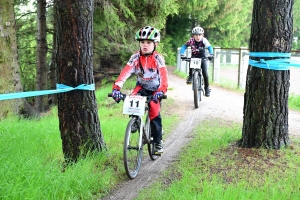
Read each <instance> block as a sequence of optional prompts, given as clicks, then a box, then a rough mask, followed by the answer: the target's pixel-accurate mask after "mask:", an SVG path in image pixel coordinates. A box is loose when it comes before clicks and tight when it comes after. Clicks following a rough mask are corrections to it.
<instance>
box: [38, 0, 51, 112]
mask: <svg viewBox="0 0 300 200" xmlns="http://www.w3.org/2000/svg"><path fill="white" fill-rule="evenodd" d="M46 4H47V3H46V0H38V1H37V54H36V55H37V66H36V90H37V91H39V90H47V89H48V85H47V80H48V77H47V74H48V71H49V70H48V67H47V40H46V36H47V24H46ZM35 108H36V110H37V111H39V112H44V111H46V110H48V109H49V104H48V97H47V95H42V96H37V97H36V98H35Z"/></svg>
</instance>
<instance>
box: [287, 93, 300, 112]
mask: <svg viewBox="0 0 300 200" xmlns="http://www.w3.org/2000/svg"><path fill="white" fill-rule="evenodd" d="M289 108H290V109H293V110H296V111H300V96H299V95H290V96H289Z"/></svg>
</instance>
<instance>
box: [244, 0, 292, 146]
mask: <svg viewBox="0 0 300 200" xmlns="http://www.w3.org/2000/svg"><path fill="white" fill-rule="evenodd" d="M293 4H294V0H264V1H261V0H254V5H253V17H252V26H251V37H250V47H249V48H250V52H280V53H290V52H291V48H292V36H293V35H292V33H293V17H292V9H293ZM250 59H252V60H256V61H260V59H265V60H272V59H279V58H278V57H271V58H269V57H266V58H264V57H250ZM289 80H290V71H289V70H274V69H263V68H259V67H253V66H249V67H248V73H247V82H246V92H245V95H244V111H243V112H244V121H243V132H242V138H241V140H240V141H239V146H240V147H246V148H252V147H254V148H260V147H263V148H270V149H280V148H281V147H284V146H286V145H288V144H289V135H288V133H289V132H288V131H289V129H288V127H289V125H288V93H289V86H290V83H289Z"/></svg>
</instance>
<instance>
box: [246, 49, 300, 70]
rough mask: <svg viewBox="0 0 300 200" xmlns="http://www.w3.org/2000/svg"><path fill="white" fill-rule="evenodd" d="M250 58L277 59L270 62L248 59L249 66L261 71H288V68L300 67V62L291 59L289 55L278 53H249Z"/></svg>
mask: <svg viewBox="0 0 300 200" xmlns="http://www.w3.org/2000/svg"><path fill="white" fill-rule="evenodd" d="M249 56H250V57H265V58H266V57H268V58H278V59H272V60H264V59H260V60H259V61H257V60H252V59H249V65H251V66H253V67H259V68H263V69H271V70H289V69H290V67H300V61H299V60H295V59H291V58H290V57H291V53H279V52H250V53H249Z"/></svg>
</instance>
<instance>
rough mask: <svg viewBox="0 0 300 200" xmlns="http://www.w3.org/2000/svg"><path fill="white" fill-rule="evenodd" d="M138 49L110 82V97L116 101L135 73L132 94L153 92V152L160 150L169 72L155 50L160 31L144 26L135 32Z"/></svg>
mask: <svg viewBox="0 0 300 200" xmlns="http://www.w3.org/2000/svg"><path fill="white" fill-rule="evenodd" d="M135 39H136V40H137V41H139V46H140V50H139V51H137V52H135V53H134V54H133V55H132V56H131V57H130V59H129V61H128V62H127V64H126V66H125V67H124V69H123V70H122V71H121V73H120V75H119V77H118V78H117V80H116V81H115V82H114V84H113V87H112V89H113V92H112V97H113V99H114V100H115V101H116V102H117V103H119V102H120V100H121V98H122V96H121V95H122V94H121V92H120V90H121V88H122V87H123V84H124V82H125V81H126V80H127V79H128V78H129V77H130V76H131V75H132V74H135V75H136V76H137V84H136V87H135V88H134V90H133V92H132V94H133V95H136V94H137V93H140V94H141V95H144V96H148V95H153V100H152V101H151V102H150V103H149V116H150V126H151V132H152V134H153V140H154V143H155V145H154V153H155V154H161V153H163V144H162V118H161V115H160V108H161V104H160V101H161V97H162V96H163V95H164V94H165V93H166V92H167V88H168V71H167V68H166V65H165V61H164V58H163V56H161V55H160V54H159V53H157V52H156V51H155V48H156V46H157V45H158V43H159V42H160V33H159V31H158V30H157V29H156V28H153V27H151V26H145V27H143V28H141V29H140V30H139V31H137V32H136V34H135Z"/></svg>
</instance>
